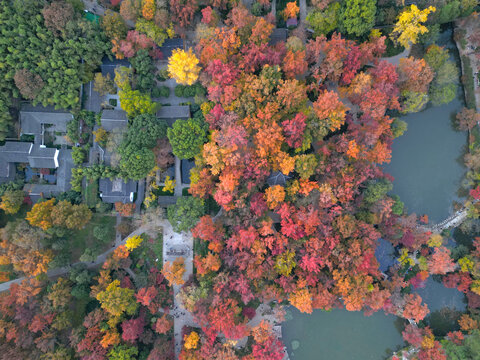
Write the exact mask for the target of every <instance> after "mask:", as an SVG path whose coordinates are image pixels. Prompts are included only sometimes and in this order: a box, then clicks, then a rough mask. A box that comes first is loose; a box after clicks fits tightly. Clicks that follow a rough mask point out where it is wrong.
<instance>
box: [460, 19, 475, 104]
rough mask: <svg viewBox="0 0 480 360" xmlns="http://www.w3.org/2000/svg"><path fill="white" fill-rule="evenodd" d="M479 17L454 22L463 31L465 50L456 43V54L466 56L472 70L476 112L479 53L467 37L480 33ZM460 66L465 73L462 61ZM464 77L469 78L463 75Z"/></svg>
mask: <svg viewBox="0 0 480 360" xmlns="http://www.w3.org/2000/svg"><path fill="white" fill-rule="evenodd" d="M479 21H480V15H479V14H472V15H470V16H469V17H466V18H463V19H460V20H457V21H456V24H455V25H456V27H457V28H460V29H463V30H465V41H466V43H467V44H466V46H465V49H463V48H462V46H461V44H460V42H458V41H456V42H455V43H456V45H457V49H458V52H459V53H460V56H461V57H462V56H466V57H468V58H469V59H470V66H471V68H472V74H471V75H472V76H473V89H474V96H475V107H476V110H477V112H480V81H479V79H478V73H479V72H480V59H479V58H478V57H477V56H478V54H479V52H478V50H476V44H472V43H471V42H470V40H469V37H470V36H471V35H473V34H475V33H477V32H478V31H480V25H479ZM461 64H462V74H463V73H464V72H465V69H464V64H463V61H462V62H461ZM465 76H469V75H467V74H465Z"/></svg>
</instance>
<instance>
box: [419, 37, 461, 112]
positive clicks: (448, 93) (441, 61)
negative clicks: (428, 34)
mask: <svg viewBox="0 0 480 360" xmlns="http://www.w3.org/2000/svg"><path fill="white" fill-rule="evenodd" d="M449 58H450V56H449V54H448V50H446V49H444V48H442V47H439V46H437V45H432V46H430V47H429V48H428V49H427V52H426V54H425V57H424V59H425V61H426V62H427V64H428V65H429V66H430V67H431V68H432V69H433V70H434V71H435V77H434V78H433V81H432V83H431V84H430V89H429V96H430V100H431V101H432V104H433V105H436V106H437V105H441V104H447V103H449V102H450V101H452V100H453V99H455V97H456V95H457V83H458V68H457V65H456V64H455V63H454V62H453V61H450V60H449Z"/></svg>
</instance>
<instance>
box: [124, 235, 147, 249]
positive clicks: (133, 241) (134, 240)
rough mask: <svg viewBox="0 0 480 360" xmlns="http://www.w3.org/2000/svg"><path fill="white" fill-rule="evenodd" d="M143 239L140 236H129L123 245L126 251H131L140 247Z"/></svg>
mask: <svg viewBox="0 0 480 360" xmlns="http://www.w3.org/2000/svg"><path fill="white" fill-rule="evenodd" d="M142 241H143V239H142V237H141V236H139V235H134V236H131V237H129V238H128V239H127V242H126V243H125V247H126V248H127V249H128V250H130V251H131V250H133V249H136V248H137V247H139V246H140V244H141V243H142Z"/></svg>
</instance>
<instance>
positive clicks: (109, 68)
mask: <svg viewBox="0 0 480 360" xmlns="http://www.w3.org/2000/svg"><path fill="white" fill-rule="evenodd" d="M118 66H126V67H130V63H129V61H128V60H126V59H121V60H119V59H113V60H110V59H109V58H108V57H104V58H103V60H102V65H100V68H101V69H102V75H103V76H106V75H107V74H110V79H112V80H113V79H115V68H116V67H118Z"/></svg>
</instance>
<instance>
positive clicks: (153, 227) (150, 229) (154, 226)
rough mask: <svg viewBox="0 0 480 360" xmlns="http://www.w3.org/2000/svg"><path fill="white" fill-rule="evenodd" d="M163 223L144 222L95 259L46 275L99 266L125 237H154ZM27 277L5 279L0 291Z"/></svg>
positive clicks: (48, 272) (53, 275)
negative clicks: (144, 235) (143, 235)
mask: <svg viewBox="0 0 480 360" xmlns="http://www.w3.org/2000/svg"><path fill="white" fill-rule="evenodd" d="M165 223H168V221H167V220H160V219H159V220H156V221H152V222H150V223H148V224H145V225H142V226H141V227H139V228H138V229H136V230H135V231H133V232H132V233H131V234H129V235H128V236H126V237H125V238H124V239H123V240H121V241H119V242H117V241H116V242H115V246H114V247H112V248H110V249H109V250H107V251H105V252H104V253H103V254H100V255H98V256H97V259H96V260H95V261H92V262H77V263H75V264H71V265H70V266H67V267H62V268H57V269H52V270H49V271H47V276H48V277H57V276H61V275H65V274H67V273H68V272H70V270H71V269H72V266H75V265H78V264H85V265H86V266H87V268H94V267H96V266H99V265H101V264H103V263H104V262H105V260H106V259H107V257H108V255H109V254H110V253H111V252H112V251H114V250H115V249H116V248H117V247H119V246H120V245H123V244H125V242H126V241H127V239H128V238H129V237H132V236H135V235H141V234H143V233H147V234H149V235H150V236H153V237H155V233H156V232H157V231H158V230H159V229H160V227H162V226H163V225H164V224H165ZM25 279H27V277H21V278H18V279H15V280H11V281H7V282H4V283H1V284H0V292H3V291H7V290H9V289H10V286H11V285H12V284H19V283H21V282H22V281H23V280H25Z"/></svg>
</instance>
